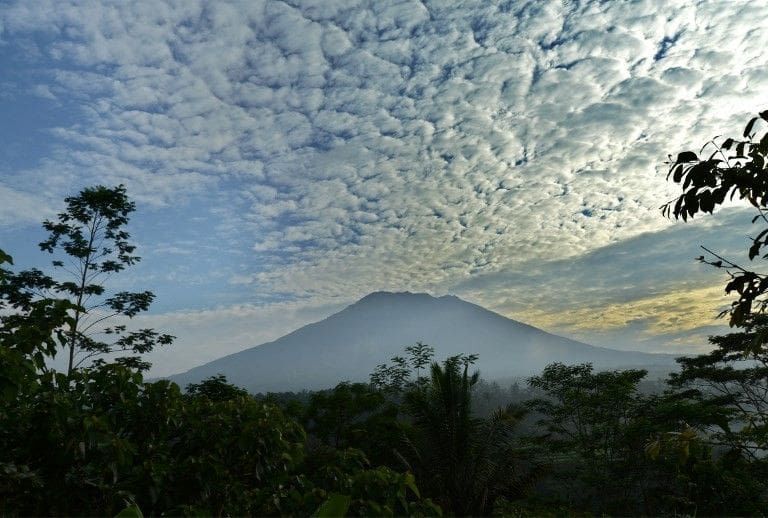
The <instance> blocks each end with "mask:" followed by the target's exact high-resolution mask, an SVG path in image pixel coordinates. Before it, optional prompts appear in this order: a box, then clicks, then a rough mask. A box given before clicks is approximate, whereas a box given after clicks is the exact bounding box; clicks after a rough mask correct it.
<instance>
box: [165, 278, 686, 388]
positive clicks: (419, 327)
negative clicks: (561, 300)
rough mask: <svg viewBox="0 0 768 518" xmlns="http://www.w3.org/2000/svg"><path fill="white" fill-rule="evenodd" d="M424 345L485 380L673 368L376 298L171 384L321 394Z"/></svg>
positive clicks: (445, 300) (499, 322) (478, 311)
mask: <svg viewBox="0 0 768 518" xmlns="http://www.w3.org/2000/svg"><path fill="white" fill-rule="evenodd" d="M417 341H421V342H424V343H426V344H429V345H431V346H433V347H434V348H435V360H438V361H440V360H443V359H445V358H446V357H448V356H451V355H455V354H461V353H464V354H478V355H479V356H480V358H479V360H478V362H477V363H476V367H477V368H478V369H479V370H480V372H481V375H482V376H483V377H484V378H486V379H495V378H509V377H512V376H528V375H531V374H534V373H537V372H539V371H540V370H541V369H542V368H543V367H544V366H545V365H547V364H548V363H551V362H554V361H558V362H563V363H578V362H592V363H593V364H594V365H595V367H596V368H618V367H638V366H642V367H653V368H660V369H665V370H670V369H671V368H672V366H673V365H674V357H673V356H671V355H660V354H649V353H640V352H631V351H618V350H613V349H607V348H604V347H595V346H592V345H587V344H585V343H581V342H577V341H575V340H570V339H568V338H563V337H561V336H556V335H552V334H549V333H547V332H544V331H542V330H540V329H537V328H535V327H532V326H529V325H526V324H523V323H521V322H517V321H515V320H512V319H509V318H506V317H504V316H502V315H499V314H498V313H494V312H492V311H489V310H487V309H484V308H482V307H480V306H477V305H475V304H471V303H469V302H466V301H464V300H461V299H460V298H458V297H455V296H444V297H439V298H436V297H432V296H430V295H427V294H425V293H407V292H406V293H387V292H376V293H371V294H370V295H367V296H366V297H364V298H362V299H360V300H359V301H358V302H356V303H354V304H352V305H351V306H348V307H347V308H345V309H343V310H342V311H340V312H338V313H336V314H334V315H331V316H330V317H328V318H326V319H325V320H322V321H320V322H316V323H314V324H309V325H307V326H304V327H302V328H300V329H297V330H296V331H293V332H292V333H289V334H287V335H285V336H283V337H282V338H278V339H277V340H275V341H273V342H268V343H265V344H262V345H258V346H256V347H252V348H250V349H246V350H245V351H241V352H239V353H235V354H231V355H229V356H225V357H223V358H219V359H218V360H214V361H212V362H210V363H207V364H205V365H201V366H200V367H196V368H194V369H191V370H189V371H187V372H185V373H182V374H177V375H174V376H171V377H170V379H172V380H173V381H175V382H177V383H178V384H179V385H180V386H182V387H184V386H186V385H187V384H188V383H197V382H199V381H200V380H202V379H205V378H207V377H209V376H213V375H216V374H218V373H222V374H225V375H226V376H227V378H228V380H229V381H230V382H232V383H234V384H236V385H239V386H241V387H244V388H247V389H248V390H249V391H251V392H254V393H256V392H267V391H286V390H301V389H304V388H306V389H322V388H329V387H333V386H335V385H336V384H337V383H339V382H340V381H343V380H348V381H367V380H368V376H369V374H370V373H371V372H372V371H373V369H374V368H375V367H376V365H378V364H380V363H388V362H389V360H390V358H391V357H392V356H395V355H403V354H404V352H403V349H404V348H405V347H406V346H408V345H412V344H414V343H416V342H417Z"/></svg>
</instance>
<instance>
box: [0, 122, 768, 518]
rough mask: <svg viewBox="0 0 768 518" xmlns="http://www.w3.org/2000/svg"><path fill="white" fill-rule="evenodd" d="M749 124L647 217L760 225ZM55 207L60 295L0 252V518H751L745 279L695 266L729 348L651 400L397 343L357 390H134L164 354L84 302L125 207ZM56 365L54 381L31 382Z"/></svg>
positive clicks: (760, 401) (214, 383)
mask: <svg viewBox="0 0 768 518" xmlns="http://www.w3.org/2000/svg"><path fill="white" fill-rule="evenodd" d="M760 116H761V117H762V118H763V119H766V120H768V113H765V112H764V113H763V114H761V115H760ZM756 120H757V119H755V120H753V121H750V123H749V125H748V127H747V130H746V131H745V134H744V138H745V139H746V140H743V141H734V140H732V139H728V140H726V141H724V142H723V143H722V144H721V145H715V148H716V149H715V153H714V154H713V155H712V156H711V157H709V158H708V159H704V160H701V159H699V158H698V156H697V155H695V154H693V153H690V152H686V153H681V154H680V155H679V156H678V158H677V159H676V160H674V161H672V164H671V170H670V173H671V175H672V179H673V180H674V181H676V182H681V183H682V184H683V191H684V192H683V194H682V195H681V197H680V198H679V199H678V200H677V201H676V202H673V203H674V204H673V205H670V206H668V207H666V208H665V211H667V212H668V213H669V214H672V215H675V216H678V217H682V218H684V219H687V218H688V217H691V216H693V215H694V214H696V213H698V212H712V210H713V209H714V207H715V206H716V205H719V204H721V203H722V202H723V200H725V199H726V197H727V196H728V195H731V196H733V195H737V196H739V197H742V198H745V199H747V200H748V201H749V202H750V203H751V204H752V205H753V206H755V207H756V208H757V210H758V212H759V213H758V218H762V220H763V221H765V222H767V223H768V219H766V217H765V215H764V210H765V204H766V200H768V195H766V194H767V193H768V182H766V181H765V178H766V177H768V176H766V174H765V170H764V168H765V164H766V160H765V159H766V154H768V136H764V137H762V138H761V139H759V140H757V138H756V137H755V134H754V132H753V130H754V128H755V121H756ZM731 149H733V150H734V153H733V154H730V155H729V151H730V150H731ZM66 201H67V210H66V211H65V212H64V213H62V214H61V215H60V216H59V218H58V220H57V222H45V224H44V227H45V229H46V230H48V231H49V233H50V237H49V239H47V240H46V241H44V242H43V243H41V245H40V246H41V248H42V250H44V251H46V252H50V253H54V252H58V253H61V254H62V257H60V258H57V259H56V260H55V261H54V263H53V267H54V268H56V269H59V270H64V273H65V274H67V273H68V275H69V278H66V275H65V278H64V279H62V280H56V279H54V278H53V277H51V276H49V275H48V274H45V273H43V272H41V271H39V270H28V271H25V272H18V273H14V272H13V271H11V270H10V265H11V264H12V258H11V257H10V256H9V255H7V254H6V253H5V252H2V251H0V515H3V516H5V515H9V516H13V515H114V514H117V513H120V514H121V515H123V516H140V515H141V514H142V513H143V514H147V515H163V514H164V515H199V514H203V515H217V516H221V515H309V514H316V515H318V516H340V515H355V516H357V515H374V516H378V515H390V516H391V515H417V516H426V515H429V516H434V515H441V514H447V515H491V514H499V515H511V516H560V515H568V514H572V515H605V514H607V515H669V516H673V515H674V516H677V515H765V514H766V513H768V455H767V454H768V346H767V345H766V344H768V317H766V316H765V315H763V314H762V310H763V309H764V308H765V307H766V303H765V302H764V300H765V298H764V296H765V294H766V292H768V280H766V277H765V276H764V275H761V274H758V273H755V272H752V271H750V270H748V269H746V268H742V267H740V266H738V265H736V264H735V263H733V262H730V261H728V260H726V259H724V258H721V257H719V256H718V257H716V259H717V260H714V259H713V260H707V259H705V258H703V257H702V260H703V261H705V262H709V263H710V264H713V265H714V266H716V267H721V268H726V269H727V270H728V271H729V273H730V274H731V279H730V281H729V284H728V286H727V287H726V290H727V291H736V292H737V293H738V295H739V300H738V301H736V302H735V303H734V305H733V307H732V310H731V312H730V313H731V324H732V325H734V326H738V327H739V330H738V332H735V333H732V334H729V335H727V336H722V337H713V338H711V340H710V341H711V345H712V347H713V350H712V352H710V353H709V354H706V355H702V356H698V357H691V358H684V359H681V360H680V370H679V372H677V373H675V374H673V375H671V377H670V378H669V380H668V381H667V382H666V383H662V384H659V385H658V386H657V387H656V390H648V386H649V385H648V381H647V380H646V376H647V373H646V372H645V371H643V370H623V371H620V370H617V371H606V372H595V371H594V370H593V368H592V367H591V365H588V364H583V365H563V364H559V363H553V364H551V365H549V366H548V367H546V368H545V369H544V371H543V372H541V373H540V374H539V375H537V376H533V377H531V378H530V379H528V380H525V381H524V382H523V383H521V382H519V381H517V382H514V383H511V384H509V385H508V386H501V385H499V384H489V383H485V382H483V381H482V380H480V378H479V374H478V373H477V372H474V370H473V364H474V362H475V361H476V359H477V358H476V357H475V356H473V355H461V356H454V357H450V358H447V359H444V360H442V361H435V358H434V357H433V356H434V353H433V349H432V348H431V347H430V346H429V345H426V344H421V343H417V344H415V345H411V346H409V347H407V348H406V349H405V353H404V355H403V356H398V357H395V358H393V359H392V363H391V364H388V365H380V366H378V367H377V368H376V369H375V370H374V372H373V373H372V374H371V380H370V383H341V384H339V385H338V386H337V387H335V388H334V389H332V390H327V391H322V392H316V393H302V394H267V395H255V396H254V395H250V394H248V393H246V392H245V391H244V390H242V389H240V388H238V387H235V386H232V385H230V384H228V383H227V381H226V379H225V378H224V377H222V376H217V377H213V378H209V379H207V380H204V381H202V382H201V383H198V384H193V385H189V386H188V387H186V390H185V391H184V392H182V390H181V389H180V388H179V387H178V386H176V385H175V384H173V383H170V382H168V381H154V382H148V381H145V380H144V378H143V374H142V373H143V372H144V371H145V370H146V369H147V368H148V365H147V364H146V363H145V362H144V361H142V360H141V359H140V357H139V356H138V355H140V354H141V353H144V352H147V351H149V350H151V349H152V348H153V347H155V346H159V345H167V344H170V343H171V341H172V340H173V337H171V336H169V335H164V334H160V333H157V332H155V331H154V330H151V329H142V330H138V331H129V330H128V328H127V326H126V325H125V324H124V323H118V324H114V325H112V326H110V327H101V326H103V325H104V324H105V323H108V322H110V319H114V318H115V317H117V318H120V317H127V318H130V317H132V316H134V315H136V314H137V313H139V312H141V311H144V310H146V309H147V308H148V306H149V304H150V303H151V302H152V299H153V295H152V294H151V292H146V291H145V292H138V293H129V292H119V293H115V294H112V295H111V296H106V295H105V293H106V292H107V291H106V286H105V281H106V280H107V279H108V278H109V276H110V275H111V274H114V273H118V272H120V271H121V270H122V269H123V268H125V267H128V266H130V265H131V264H133V263H135V262H136V261H138V260H139V258H138V257H135V256H134V255H132V254H133V250H134V248H133V246H132V245H130V244H129V243H128V239H129V237H130V236H129V235H128V234H127V232H125V230H124V226H125V225H126V224H127V223H128V215H129V214H130V212H131V211H132V210H133V209H134V207H133V204H132V203H130V202H129V201H128V199H127V197H126V193H125V189H124V188H123V187H122V186H121V187H117V188H113V189H109V188H105V187H101V186H99V187H95V188H91V189H86V190H84V191H82V192H81V193H79V194H78V195H77V196H74V197H71V198H67V200H66ZM767 235H768V230H766V231H764V232H762V233H761V234H759V235H758V237H756V238H755V239H753V244H752V246H751V248H750V258H753V257H757V256H758V255H759V254H760V253H761V251H762V249H763V247H764V246H766V244H768V238H767V237H766V236H767ZM116 322H120V320H116ZM96 327H98V328H99V332H100V334H98V336H100V337H102V338H104V337H106V338H109V339H111V340H103V339H96V338H95V336H97V335H96V333H95V331H96ZM469 347H471V344H468V348H469ZM61 351H64V353H65V354H66V355H67V357H68V358H67V359H68V361H67V371H66V373H62V372H57V371H56V370H54V369H52V368H51V365H52V363H51V360H52V358H53V357H54V356H55V355H56V354H57V352H61ZM115 352H118V353H120V352H122V353H129V356H124V357H115V355H114V354H113V353H115ZM78 355H79V356H78ZM78 358H80V360H78ZM82 360H89V361H88V362H84V361H82ZM94 360H95V361H94Z"/></svg>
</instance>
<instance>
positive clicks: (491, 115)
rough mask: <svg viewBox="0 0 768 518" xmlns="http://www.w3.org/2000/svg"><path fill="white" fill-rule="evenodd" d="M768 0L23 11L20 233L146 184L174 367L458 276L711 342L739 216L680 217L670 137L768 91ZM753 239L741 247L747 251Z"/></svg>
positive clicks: (17, 35) (745, 230) (535, 306)
mask: <svg viewBox="0 0 768 518" xmlns="http://www.w3.org/2000/svg"><path fill="white" fill-rule="evenodd" d="M766 19H768V5H766V4H765V3H764V2H757V1H737V0H732V1H728V2H691V1H652V0H640V1H634V2H630V1H627V2H623V1H615V2H595V1H576V0H563V1H562V2H555V1H549V0H542V1H506V2H488V1H484V0H483V1H480V0H477V1H456V2H450V3H448V2H442V1H440V2H419V1H371V2H353V1H346V0H345V1H343V2H342V1H334V0H316V1H313V0H306V1H296V2H282V1H257V0H253V1H243V2H202V1H196V0H184V1H177V2H159V1H151V2H150V1H148V2H126V3H120V2H66V1H42V0H40V1H37V0H36V1H20V2H13V1H5V2H0V70H2V73H0V113H2V115H3V116H2V118H1V119H0V141H2V143H3V153H2V155H0V244H1V246H2V248H3V249H5V250H7V251H8V252H10V253H11V254H12V255H14V257H15V258H16V262H17V264H18V265H19V266H20V267H28V266H43V265H44V264H45V261H46V258H45V257H43V256H41V255H40V254H39V253H37V251H36V243H37V242H39V241H40V239H41V237H42V234H41V231H40V227H39V224H40V221H41V220H42V219H43V218H46V217H51V216H53V215H54V214H55V212H56V210H58V209H60V208H61V206H62V200H63V198H64V197H65V196H67V195H71V194H73V193H76V192H77V191H78V190H80V189H81V188H83V187H85V186H90V185H94V184H104V185H116V184H119V183H123V184H125V185H126V186H127V188H128V191H129V194H130V195H131V196H132V197H133V198H134V199H135V200H136V201H137V206H138V211H137V213H136V215H135V216H134V218H133V220H132V222H131V226H130V230H131V232H132V235H133V237H134V240H135V241H136V242H137V243H138V244H139V247H140V248H139V250H140V254H141V255H142V256H143V258H144V259H143V261H142V263H141V264H140V265H139V266H137V267H136V268H135V269H133V270H132V271H130V272H126V273H125V275H123V276H121V277H120V278H117V277H116V278H115V284H114V285H115V286H116V287H119V288H121V289H123V288H132V289H147V288H148V289H152V290H153V291H155V292H156V294H157V296H158V298H157V303H156V305H155V306H154V308H153V310H152V312H151V313H150V314H149V315H146V316H144V317H141V318H140V319H137V322H136V324H137V325H153V326H155V327H158V328H160V329H163V330H164V331H166V332H170V333H172V334H175V335H177V336H178V337H179V338H178V342H177V344H176V345H174V346H173V348H172V349H171V350H169V351H161V352H158V353H156V354H153V355H152V357H151V358H150V359H151V360H153V361H154V362H155V370H154V371H153V373H154V374H168V373H172V372H176V371H179V370H186V369H188V368H190V367H192V366H195V365H197V364H199V363H202V362H204V361H208V360H211V359H214V358H217V357H220V356H222V355H225V354H229V353H231V352H235V351H237V350H240V349H243V348H245V347H249V346H252V345H256V344H258V343H261V342H263V341H266V340H269V339H273V338H276V337H278V336H280V335H281V334H283V333H285V332H288V331H291V330H292V329H294V328H296V327H298V326H299V325H303V324H305V323H308V322H310V321H313V320H317V319H319V318H322V317H324V316H327V315H329V314H330V313H331V312H333V311H335V310H337V309H340V308H342V307H344V306H345V305H347V304H349V303H352V302H354V301H355V300H357V299H358V298H360V297H362V296H364V295H365V294H367V293H369V292H371V291H375V290H391V291H405V290H408V291H427V292H429V293H432V294H435V295H442V294H446V293H454V294H456V295H459V296H461V297H463V298H466V299H467V300H470V301H472V302H475V303H478V304H481V305H483V306H485V307H488V308H490V309H493V310H496V311H499V312H501V313H503V314H505V315H507V316H510V317H512V318H516V319H519V320H523V321H526V322H528V323H531V324H533V325H537V326H539V327H542V328H544V329H546V330H549V331H553V332H556V333H559V334H563V335H567V336H570V337H575V338H578V339H582V340H586V341H589V342H592V343H596V344H599V345H606V346H613V347H617V348H624V349H632V348H635V349H643V350H651V351H667V352H691V351H696V350H702V349H703V348H705V347H706V339H705V338H706V336H707V335H708V334H712V333H716V332H722V331H723V326H722V322H717V321H714V320H713V316H714V315H716V314H717V312H718V311H719V309H721V308H722V307H723V306H724V305H727V304H728V302H729V300H728V299H727V298H725V297H723V296H722V286H723V284H724V279H723V276H722V275H721V274H720V273H718V272H714V271H710V270H707V269H706V268H705V267H703V266H701V265H698V264H696V263H695V262H694V261H692V258H693V257H695V256H697V255H699V250H698V245H699V244H700V243H703V244H707V245H709V246H711V247H712V248H715V249H718V250H726V251H730V252H732V253H733V254H739V253H741V250H742V249H743V248H746V243H747V241H746V236H747V235H748V234H749V233H750V232H751V231H752V230H753V229H752V228H750V226H749V214H748V212H746V211H745V210H744V209H740V208H738V207H733V208H729V209H726V210H724V211H722V212H721V213H720V214H718V215H716V216H715V217H713V218H703V219H701V220H697V221H696V222H694V223H692V224H688V225H681V224H675V223H673V222H671V221H668V220H665V219H664V218H662V217H661V214H660V212H659V206H660V205H661V203H663V202H664V201H666V200H667V199H669V198H671V197H672V196H673V195H674V193H675V190H674V186H672V185H669V184H667V183H666V182H665V175H666V166H665V165H664V160H665V159H666V157H667V155H668V154H670V153H676V152H678V151H681V150H685V149H689V148H694V149H698V148H699V147H700V146H701V144H703V143H704V142H706V140H708V139H710V138H712V137H714V136H716V135H723V134H736V135H737V134H740V131H741V129H742V128H743V125H744V123H745V122H746V120H747V119H748V118H749V117H750V115H751V114H752V113H754V112H757V111H759V110H762V109H765V104H766V98H765V97H766V96H765V92H766V91H768V88H767V87H768V67H766V58H765V57H764V49H765V48H768V33H766V31H765V30H764V27H763V24H764V21H765V20H766ZM737 256H738V255H737Z"/></svg>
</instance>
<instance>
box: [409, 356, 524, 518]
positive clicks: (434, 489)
mask: <svg viewBox="0 0 768 518" xmlns="http://www.w3.org/2000/svg"><path fill="white" fill-rule="evenodd" d="M476 360H477V355H467V356H465V355H459V356H452V357H449V358H448V359H446V360H445V361H444V362H443V364H442V365H440V364H439V363H437V362H434V363H432V365H431V368H430V377H429V378H428V379H426V380H425V382H424V383H416V384H413V385H411V386H410V388H409V390H407V391H406V392H405V395H404V408H405V410H406V412H407V414H409V415H410V416H411V417H412V419H413V425H414V428H415V431H416V434H415V437H414V440H413V445H414V450H415V451H413V452H412V455H411V456H412V459H413V464H414V466H415V468H416V469H415V472H416V475H417V479H418V480H419V482H420V484H421V485H422V487H423V488H424V490H425V492H429V493H428V494H429V495H430V496H434V497H435V499H436V500H437V502H438V503H439V504H440V505H441V506H442V507H443V508H444V509H446V510H447V511H449V512H451V513H455V514H456V515H459V516H465V515H472V516H478V515H479V516H482V515H489V514H490V513H491V511H492V510H493V509H494V504H495V502H496V501H497V499H499V498H500V497H505V498H511V499H515V498H519V497H520V496H521V495H522V493H523V492H524V491H525V490H526V489H527V487H528V483H529V482H531V481H532V480H533V479H535V476H536V474H535V473H533V472H530V473H527V474H524V475H522V476H521V474H520V469H519V462H518V461H519V458H518V455H517V448H516V443H515V441H514V440H513V436H512V432H513V430H514V429H515V427H516V425H517V423H518V422H519V420H520V419H521V418H522V416H523V415H524V412H523V411H522V409H521V408H517V407H515V406H512V405H510V406H509V407H507V408H499V409H497V410H496V411H495V412H494V413H493V415H492V416H491V417H490V418H488V419H480V418H477V417H474V416H473V414H472V390H473V388H474V387H475V385H476V384H477V382H478V380H479V379H480V378H479V373H478V372H474V373H472V374H470V373H469V367H470V366H471V365H472V364H474V362H475V361H476Z"/></svg>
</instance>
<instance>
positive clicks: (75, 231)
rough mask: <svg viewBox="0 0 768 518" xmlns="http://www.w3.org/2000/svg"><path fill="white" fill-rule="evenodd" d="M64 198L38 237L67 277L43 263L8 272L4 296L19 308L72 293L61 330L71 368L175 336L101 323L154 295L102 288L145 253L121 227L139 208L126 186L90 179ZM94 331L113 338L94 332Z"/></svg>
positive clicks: (141, 307)
mask: <svg viewBox="0 0 768 518" xmlns="http://www.w3.org/2000/svg"><path fill="white" fill-rule="evenodd" d="M64 201H65V202H66V210H65V211H64V212H62V213H60V214H59V215H58V217H57V219H56V220H55V221H49V220H46V221H45V222H44V223H43V228H44V229H45V230H46V231H47V232H48V233H49V235H48V239H46V240H45V241H43V242H42V243H40V249H41V250H42V251H44V252H48V253H50V254H56V258H55V260H54V261H53V262H52V264H53V267H54V268H55V269H57V270H60V271H63V272H64V274H65V275H64V280H55V279H54V278H52V277H51V276H49V275H47V274H45V273H43V272H42V271H40V270H38V269H31V270H27V271H23V272H20V273H18V274H8V275H6V281H5V282H4V284H3V285H2V286H1V287H0V289H2V291H0V299H4V300H5V301H6V302H7V304H8V305H9V306H11V307H13V308H14V309H16V310H20V311H22V312H28V311H30V310H31V308H32V307H33V306H34V305H35V302H36V301H39V300H40V299H41V298H46V297H53V298H58V299H64V300H67V301H69V303H70V304H71V308H72V309H71V310H70V314H71V317H72V318H71V319H69V321H68V322H67V324H66V326H65V328H66V329H65V332H64V333H63V335H62V338H63V347H64V349H65V350H66V351H67V353H68V363H67V373H68V374H71V373H72V371H73V370H74V369H76V368H78V367H79V366H81V365H82V364H83V363H84V362H86V361H87V360H89V359H92V358H94V357H97V356H101V355H104V354H107V353H113V352H117V351H130V352H132V353H134V354H142V353H146V352H149V351H151V350H152V349H153V348H154V347H155V346H158V345H167V344H170V343H171V342H172V341H173V338H174V337H173V336H171V335H167V334H160V333H157V332H156V331H154V330H152V329H140V330H137V331H127V330H126V326H125V325H122V324H120V325H114V326H111V327H109V326H107V327H103V328H101V329H100V330H99V328H98V326H100V325H102V324H103V323H105V322H106V321H108V320H109V319H111V318H112V317H117V316H124V317H128V318H132V317H134V316H136V315H137V314H139V313H141V312H143V311H146V310H147V309H148V308H149V306H150V304H151V303H152V301H153V300H154V294H153V293H152V292H151V291H142V292H127V291H121V292H117V293H114V294H112V295H111V296H106V295H105V293H106V288H105V286H104V283H105V281H106V280H107V278H108V277H109V276H111V275H112V274H115V273H118V272H120V271H122V270H124V269H125V268H126V267H128V266H131V265H133V264H136V263H137V262H138V261H139V260H140V257H138V256H136V255H133V252H134V250H135V248H136V247H135V246H134V245H132V244H130V243H129V241H128V240H129V238H130V234H128V232H126V231H125V229H124V227H125V226H126V225H127V223H128V220H129V215H130V213H131V212H133V211H134V209H135V204H134V203H133V202H132V201H130V200H129V199H128V196H127V194H126V189H125V187H124V186H122V185H120V186H117V187H114V188H108V187H104V186H101V185H99V186H96V187H90V188H86V189H84V190H82V191H80V193H79V194H78V195H77V196H71V197H68V198H65V200H64ZM97 331H100V332H101V333H103V334H104V335H105V336H108V337H114V340H112V341H102V340H97V339H96V338H94V337H95V336H96V332H97ZM119 361H121V362H123V363H125V364H127V365H131V366H134V367H138V368H140V369H147V368H149V364H147V363H146V362H142V361H140V360H139V358H138V357H135V356H134V357H126V358H120V359H119ZM97 362H98V360H97Z"/></svg>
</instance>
